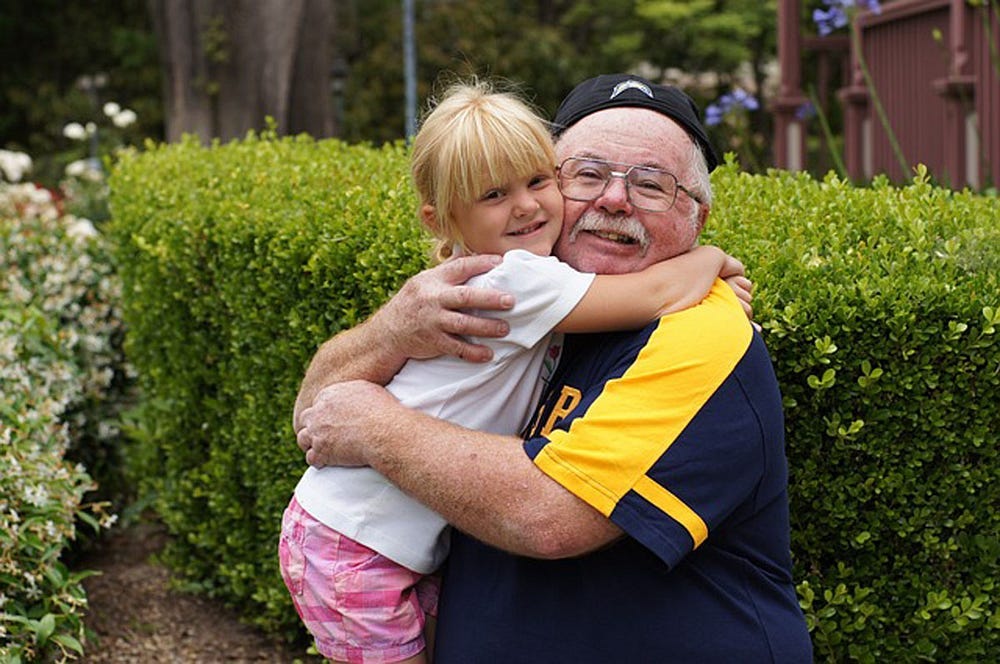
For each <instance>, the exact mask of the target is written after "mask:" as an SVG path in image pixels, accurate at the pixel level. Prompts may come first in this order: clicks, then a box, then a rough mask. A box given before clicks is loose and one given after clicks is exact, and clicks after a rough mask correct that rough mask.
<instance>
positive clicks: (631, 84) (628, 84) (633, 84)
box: [608, 79, 655, 99]
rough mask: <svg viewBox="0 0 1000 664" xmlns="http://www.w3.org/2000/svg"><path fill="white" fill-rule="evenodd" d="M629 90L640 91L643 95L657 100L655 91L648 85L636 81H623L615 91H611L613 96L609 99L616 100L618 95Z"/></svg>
mask: <svg viewBox="0 0 1000 664" xmlns="http://www.w3.org/2000/svg"><path fill="white" fill-rule="evenodd" d="M628 89H635V90H638V91H640V92H642V93H643V94H645V95H646V96H647V97H649V98H650V99H655V97H653V91H652V90H650V89H649V86H648V85H646V84H645V83H643V82H642V81H636V80H634V79H629V80H627V81H622V82H621V83H619V84H618V85H616V86H615V88H614V90H612V91H611V96H610V97H608V99H614V98H615V97H617V96H618V95H620V94H621V93H623V92H625V91H626V90H628Z"/></svg>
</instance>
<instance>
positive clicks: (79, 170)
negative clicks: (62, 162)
mask: <svg viewBox="0 0 1000 664" xmlns="http://www.w3.org/2000/svg"><path fill="white" fill-rule="evenodd" d="M86 170H87V160H86V159H77V160H76V161H71V162H70V163H68V164H66V175H68V176H69V177H71V178H78V177H83V174H84V172H85V171H86Z"/></svg>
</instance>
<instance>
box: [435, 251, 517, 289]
mask: <svg viewBox="0 0 1000 664" xmlns="http://www.w3.org/2000/svg"><path fill="white" fill-rule="evenodd" d="M502 260H503V258H502V257H501V256H497V255H495V254H476V255H474V256H460V257H459V258H454V259H452V260H449V261H445V262H444V263H442V264H441V265H439V266H438V267H436V268H434V269H435V270H440V271H441V274H442V276H443V278H444V280H445V281H447V282H448V283H450V284H452V285H457V284H464V283H465V282H466V281H468V280H469V279H471V278H472V277H474V276H476V275H478V274H482V273H483V272H489V271H490V270H492V269H493V268H495V267H496V266H497V265H499V264H500V262H501V261H502Z"/></svg>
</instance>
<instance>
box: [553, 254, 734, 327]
mask: <svg viewBox="0 0 1000 664" xmlns="http://www.w3.org/2000/svg"><path fill="white" fill-rule="evenodd" d="M742 275H743V264H742V263H740V262H739V261H738V260H736V259H735V258H733V257H731V256H729V255H728V254H726V253H725V252H724V251H722V250H721V249H719V248H718V247H711V246H701V247H695V248H694V249H692V250H691V251H689V252H687V253H684V254H681V255H679V256H675V257H674V258H671V259H669V260H665V261H662V262H660V263H656V264H655V265H652V266H650V267H648V268H646V269H645V270H642V271H641V272H634V273H632V274H599V275H597V276H596V277H595V278H594V281H593V283H592V284H591V286H590V288H589V289H588V290H587V293H586V295H584V296H583V299H582V300H580V302H579V303H578V304H577V305H576V307H575V308H574V309H573V310H572V311H571V312H570V313H569V314H568V315H567V316H566V317H565V318H564V319H562V321H561V322H560V323H559V324H558V325H557V326H556V327H555V330H556V331H557V332H605V331H611V330H628V329H635V328H639V327H642V326H644V325H646V324H647V323H649V322H651V321H654V320H656V319H657V318H659V317H660V316H664V315H666V314H669V313H673V312H675V311H681V310H683V309H687V308H689V307H693V306H694V305H696V304H698V303H699V302H701V301H702V300H703V299H705V296H706V295H708V291H709V290H711V288H712V284H714V283H715V280H716V278H719V277H722V278H723V279H725V278H728V277H733V276H742ZM734 290H737V289H735V288H734ZM737 295H738V296H739V297H740V299H741V301H743V302H744V309H747V308H748V307H749V303H748V302H746V300H747V298H749V290H748V289H745V296H744V294H741V293H740V292H739V291H737ZM748 316H749V313H748Z"/></svg>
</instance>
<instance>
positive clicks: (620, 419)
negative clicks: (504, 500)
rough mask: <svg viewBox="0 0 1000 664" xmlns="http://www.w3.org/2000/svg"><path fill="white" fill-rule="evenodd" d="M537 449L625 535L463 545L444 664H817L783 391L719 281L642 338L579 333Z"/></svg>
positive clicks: (539, 457) (452, 570)
mask: <svg viewBox="0 0 1000 664" xmlns="http://www.w3.org/2000/svg"><path fill="white" fill-rule="evenodd" d="M525 450H526V452H527V453H528V455H529V456H530V457H531V458H532V459H533V460H534V462H535V464H536V465H537V466H538V467H539V468H540V469H541V470H542V471H543V472H545V473H546V474H547V475H549V476H550V477H551V478H552V479H554V480H555V481H557V482H559V483H560V484H561V485H562V486H563V487H565V488H566V489H567V490H569V491H571V492H572V493H573V494H574V495H576V496H577V497H579V498H580V499H581V500H584V501H585V502H587V503H588V504H589V505H591V506H592V507H594V509H596V510H598V511H599V512H601V513H602V514H604V515H606V516H607V517H608V518H609V519H611V521H613V522H614V523H615V524H617V525H618V526H619V527H620V528H622V530H624V531H625V533H626V537H624V538H622V539H620V540H619V541H617V542H615V543H613V544H611V545H609V546H607V547H604V548H602V549H600V550H598V551H595V552H592V553H589V554H587V555H584V556H580V557H577V558H571V559H565V560H554V561H545V560H536V559H530V558H524V557H519V556H513V555H510V554H508V553H506V552H503V551H499V550H497V549H494V548H492V547H488V546H486V545H484V544H482V543H480V542H478V541H476V540H473V539H471V538H469V537H467V536H464V535H463V534H461V533H455V535H454V537H453V542H452V552H451V557H450V559H449V562H448V565H447V569H446V573H445V579H444V585H443V595H442V601H441V607H440V623H439V631H438V637H437V647H436V652H435V662H437V663H438V664H441V663H444V664H447V663H448V662H467V663H475V662H497V661H503V662H526V663H527V662H531V663H536V662H598V661H600V662H608V661H610V662H736V661H745V662H811V661H812V654H811V645H810V641H809V636H808V633H807V631H806V626H805V621H804V618H803V616H802V613H801V611H800V609H799V607H798V601H797V599H796V596H795V590H794V588H793V585H792V576H791V567H792V564H791V554H790V551H789V522H788V496H787V469H786V461H785V453H784V425H783V417H782V409H781V395H780V393H779V391H778V387H777V381H776V379H775V376H774V371H773V368H772V366H771V362H770V358H769V356H768V353H767V349H766V348H765V347H764V344H763V341H762V340H761V338H760V336H759V335H757V334H755V333H754V332H753V329H752V328H751V326H750V325H749V323H748V322H747V320H746V318H745V316H744V315H743V312H742V309H741V308H740V306H739V303H738V302H737V301H736V299H735V296H734V295H733V294H732V292H731V291H730V290H729V288H728V287H727V286H725V285H724V284H723V283H722V282H718V283H717V284H716V288H714V289H713V291H712V292H711V293H710V294H709V297H708V298H707V299H706V300H705V301H704V302H703V303H702V304H701V305H699V306H697V307H693V308H691V309H688V310H686V311H683V312H679V313H676V314H673V315H671V316H668V317H665V318H663V319H661V320H660V321H658V322H656V323H654V324H651V325H649V326H648V327H646V328H645V329H643V330H641V331H639V332H624V333H612V334H592V335H569V336H567V337H566V346H565V349H564V351H563V356H562V358H561V360H560V364H559V369H558V370H557V371H556V374H555V375H554V376H553V378H552V382H551V384H550V385H549V388H548V390H547V392H546V394H545V395H544V396H543V399H542V403H541V404H540V405H539V408H538V410H537V412H536V415H535V417H534V418H533V420H532V424H531V425H530V430H529V432H528V437H527V440H526V441H525Z"/></svg>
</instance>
